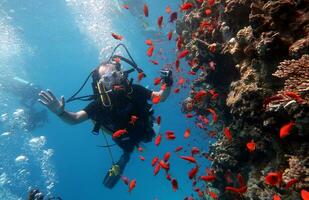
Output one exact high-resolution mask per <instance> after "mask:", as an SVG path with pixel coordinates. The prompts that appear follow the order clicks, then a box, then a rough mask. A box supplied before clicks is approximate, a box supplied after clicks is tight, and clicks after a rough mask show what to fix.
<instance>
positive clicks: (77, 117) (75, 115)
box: [58, 110, 88, 125]
mask: <svg viewBox="0 0 309 200" xmlns="http://www.w3.org/2000/svg"><path fill="white" fill-rule="evenodd" d="M58 117H59V118H60V119H61V120H62V121H64V122H65V123H67V124H71V125H74V124H79V123H81V122H83V121H85V120H87V119H88V115H87V113H86V112H85V111H83V110H81V111H78V112H69V111H66V110H63V113H61V114H59V115H58Z"/></svg>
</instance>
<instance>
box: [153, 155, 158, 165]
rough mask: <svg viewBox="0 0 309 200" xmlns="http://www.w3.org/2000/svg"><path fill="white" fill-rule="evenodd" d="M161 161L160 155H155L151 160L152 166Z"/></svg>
mask: <svg viewBox="0 0 309 200" xmlns="http://www.w3.org/2000/svg"><path fill="white" fill-rule="evenodd" d="M158 161H159V157H158V156H155V157H154V158H153V159H152V161H151V166H155V165H156V164H157V163H158Z"/></svg>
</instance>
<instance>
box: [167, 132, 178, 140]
mask: <svg viewBox="0 0 309 200" xmlns="http://www.w3.org/2000/svg"><path fill="white" fill-rule="evenodd" d="M165 136H166V139H168V140H174V139H175V138H176V136H175V133H174V132H173V131H166V132H165Z"/></svg>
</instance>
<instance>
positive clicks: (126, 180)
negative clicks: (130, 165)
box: [121, 176, 129, 185]
mask: <svg viewBox="0 0 309 200" xmlns="http://www.w3.org/2000/svg"><path fill="white" fill-rule="evenodd" d="M121 180H122V181H123V182H124V184H126V185H129V179H128V177H126V176H121Z"/></svg>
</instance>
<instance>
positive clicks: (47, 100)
mask: <svg viewBox="0 0 309 200" xmlns="http://www.w3.org/2000/svg"><path fill="white" fill-rule="evenodd" d="M39 96H40V98H39V99H38V101H39V102H40V103H42V104H43V105H44V106H46V107H47V108H48V109H49V110H50V111H52V112H53V113H55V114H56V115H60V114H62V113H63V112H64V106H65V100H64V97H63V96H61V100H58V99H57V97H55V95H54V94H53V93H52V92H51V91H50V90H48V89H47V90H46V91H41V92H40V93H39Z"/></svg>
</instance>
